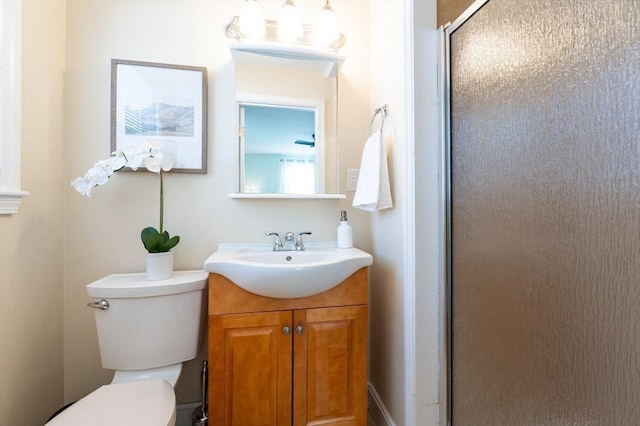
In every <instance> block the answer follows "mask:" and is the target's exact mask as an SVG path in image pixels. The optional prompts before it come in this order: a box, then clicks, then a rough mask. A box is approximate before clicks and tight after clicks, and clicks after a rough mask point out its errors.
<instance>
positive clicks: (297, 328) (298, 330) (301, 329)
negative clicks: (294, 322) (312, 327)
mask: <svg viewBox="0 0 640 426" xmlns="http://www.w3.org/2000/svg"><path fill="white" fill-rule="evenodd" d="M303 331H304V327H302V324H298V326H297V327H296V333H298V334H302V332H303Z"/></svg>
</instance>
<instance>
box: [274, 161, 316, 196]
mask: <svg viewBox="0 0 640 426" xmlns="http://www.w3.org/2000/svg"><path fill="white" fill-rule="evenodd" d="M280 164H281V173H280V176H281V178H280V193H282V194H313V193H315V188H316V181H315V180H316V179H315V164H314V161H313V160H302V159H299V160H294V159H282V160H280Z"/></svg>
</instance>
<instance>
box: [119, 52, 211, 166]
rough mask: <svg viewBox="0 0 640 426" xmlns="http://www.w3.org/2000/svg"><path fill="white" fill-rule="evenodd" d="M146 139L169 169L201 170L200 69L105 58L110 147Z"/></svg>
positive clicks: (203, 84) (203, 86)
mask: <svg viewBox="0 0 640 426" xmlns="http://www.w3.org/2000/svg"><path fill="white" fill-rule="evenodd" d="M149 142H151V143H153V144H154V145H156V146H157V147H158V148H159V149H160V150H161V151H162V152H166V153H168V154H170V155H172V156H173V157H174V159H175V162H174V167H173V168H172V169H171V172H179V173H206V172H207V69H206V68H204V67H194V66H185V65H170V64H161V63H155V62H140V61H130V60H124V59H112V60H111V151H112V152H113V151H116V150H118V149H123V148H125V147H127V146H130V145H132V144H133V145H137V144H147V143H149ZM138 170H140V169H138Z"/></svg>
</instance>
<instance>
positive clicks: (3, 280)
mask: <svg viewBox="0 0 640 426" xmlns="http://www.w3.org/2000/svg"><path fill="white" fill-rule="evenodd" d="M22 26H23V31H22V33H23V36H22V37H23V45H22V58H23V60H22V107H23V109H22V165H21V166H22V187H23V189H24V190H26V191H29V193H30V195H29V196H28V197H26V198H25V199H24V202H23V203H22V206H21V208H20V212H19V213H18V214H15V215H11V216H0V424H2V425H13V424H21V425H34V426H36V425H42V424H43V423H44V422H45V421H46V420H47V418H48V417H49V415H51V414H52V413H53V412H54V411H55V410H57V409H58V408H60V406H61V405H62V399H63V398H62V390H63V370H62V362H63V359H62V357H63V355H62V334H63V329H62V312H63V308H64V299H63V280H64V274H63V244H62V241H63V203H62V193H63V190H62V187H63V179H62V169H63V162H64V161H63V127H62V124H63V93H62V90H63V85H62V84H63V77H64V76H63V71H64V28H65V16H64V2H48V1H46V2H45V1H26V2H24V6H23V23H22Z"/></svg>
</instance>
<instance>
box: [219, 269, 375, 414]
mask: <svg viewBox="0 0 640 426" xmlns="http://www.w3.org/2000/svg"><path fill="white" fill-rule="evenodd" d="M367 334H368V331H367V270H366V268H363V269H361V270H359V271H357V272H356V273H354V274H353V275H352V276H351V277H349V278H348V279H347V280H345V281H343V282H342V283H341V284H339V285H338V286H336V287H334V288H333V289H331V290H329V291H327V292H325V293H322V294H320V295H316V296H311V297H306V298H300V299H272V298H266V297H262V296H257V295H254V294H252V293H249V292H246V291H245V290H242V289H241V288H240V287H238V286H236V285H234V284H233V283H232V282H231V281H229V280H227V279H226V278H224V277H222V276H220V275H217V274H211V275H210V276H209V424H210V425H211V426H291V425H293V426H306V425H309V426H312V425H323V426H366V423H367V346H368V343H367V342H368V335H367Z"/></svg>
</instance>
